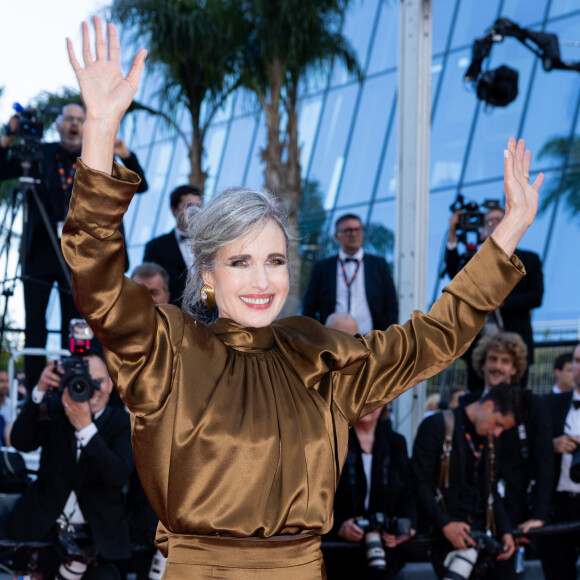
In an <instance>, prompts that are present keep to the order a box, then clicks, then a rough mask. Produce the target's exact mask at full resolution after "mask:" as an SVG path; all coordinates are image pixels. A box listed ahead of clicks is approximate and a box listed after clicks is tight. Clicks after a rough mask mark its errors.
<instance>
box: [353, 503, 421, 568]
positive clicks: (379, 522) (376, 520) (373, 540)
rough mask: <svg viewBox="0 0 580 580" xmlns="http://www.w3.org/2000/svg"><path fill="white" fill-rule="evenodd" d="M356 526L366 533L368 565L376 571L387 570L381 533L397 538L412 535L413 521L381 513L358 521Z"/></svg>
mask: <svg viewBox="0 0 580 580" xmlns="http://www.w3.org/2000/svg"><path fill="white" fill-rule="evenodd" d="M356 525H357V526H358V527H359V528H361V530H362V531H363V532H364V534H365V537H364V542H365V547H366V556H367V565H368V567H369V568H373V569H374V570H386V568H387V558H386V554H385V549H384V548H383V541H382V539H381V532H387V534H392V535H395V536H406V535H410V534H411V520H410V519H408V518H388V517H385V514H383V513H381V512H376V513H374V514H371V515H370V516H369V517H368V518H361V519H358V520H356Z"/></svg>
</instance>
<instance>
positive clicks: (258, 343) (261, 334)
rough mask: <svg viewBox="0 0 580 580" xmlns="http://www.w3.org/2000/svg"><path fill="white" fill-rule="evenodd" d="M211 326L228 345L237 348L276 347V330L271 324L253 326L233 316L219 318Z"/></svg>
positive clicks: (250, 349) (255, 350)
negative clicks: (235, 319) (240, 321)
mask: <svg viewBox="0 0 580 580" xmlns="http://www.w3.org/2000/svg"><path fill="white" fill-rule="evenodd" d="M209 328H210V329H211V330H212V332H213V333H214V334H215V335H216V336H217V337H218V338H219V339H220V340H221V341H222V342H223V343H224V344H225V345H226V346H229V347H231V348H233V349H235V350H240V351H244V352H259V351H263V350H268V349H270V348H273V347H274V332H273V330H272V327H271V326H264V327H263V328H251V327H249V326H242V325H241V324H238V323H237V322H235V321H233V320H232V319H231V318H218V319H217V320H216V321H215V322H212V324H210V326H209Z"/></svg>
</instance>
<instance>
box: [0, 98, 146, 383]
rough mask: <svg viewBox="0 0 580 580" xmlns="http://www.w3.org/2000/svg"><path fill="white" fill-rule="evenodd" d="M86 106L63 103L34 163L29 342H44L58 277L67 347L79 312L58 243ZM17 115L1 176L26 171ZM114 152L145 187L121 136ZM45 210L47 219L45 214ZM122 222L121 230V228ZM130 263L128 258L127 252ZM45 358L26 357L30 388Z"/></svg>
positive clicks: (26, 277)
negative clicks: (53, 137)
mask: <svg viewBox="0 0 580 580" xmlns="http://www.w3.org/2000/svg"><path fill="white" fill-rule="evenodd" d="M84 122H85V111H84V109H83V108H82V107H81V106H79V105H76V104H69V105H66V106H65V107H63V109H62V114H61V115H59V117H58V118H57V120H56V130H57V131H58V133H59V135H60V141H59V142H58V143H43V144H42V146H41V151H40V153H41V158H40V160H38V161H37V162H35V163H33V164H32V168H31V174H32V176H33V177H36V178H38V179H39V181H40V185H39V186H38V187H37V193H38V198H39V199H38V201H39V203H37V202H36V200H35V199H34V197H33V195H32V192H31V190H28V191H27V193H28V195H27V199H26V200H25V201H26V204H27V208H28V219H27V221H26V223H25V228H24V234H23V239H22V248H21V256H22V279H23V284H24V308H25V324H26V326H25V328H26V333H25V346H27V347H37V348H44V347H45V346H46V338H47V329H46V309H47V306H48V301H49V298H50V293H51V291H52V287H53V284H54V283H55V282H56V284H57V286H58V293H59V298H60V307H61V344H62V348H67V346H68V345H67V342H68V327H69V322H70V320H71V319H73V318H79V317H80V315H79V313H78V312H77V309H76V307H75V305H74V302H73V299H72V293H71V287H70V282H69V278H70V273H69V269H68V267H67V265H66V262H65V261H64V257H63V255H62V250H61V248H60V232H61V230H62V226H63V224H64V220H65V217H66V214H67V212H68V204H69V201H70V196H71V191H72V186H73V182H74V176H75V171H76V167H77V158H78V157H79V156H80V154H81V145H82V138H83V124H84ZM18 126H19V118H18V116H17V115H15V116H13V117H12V119H11V120H10V122H9V124H8V125H7V126H6V128H5V131H4V134H3V135H2V136H1V137H0V179H2V180H5V179H13V178H17V177H20V176H22V175H23V171H24V169H23V166H22V164H21V162H20V159H19V158H18V156H16V157H15V156H14V150H11V149H10V146H11V145H12V142H13V141H14V138H15V136H16V134H17V132H18ZM114 153H115V155H116V156H117V157H118V158H120V159H121V161H122V162H123V164H124V165H125V166H126V167H128V168H129V169H131V170H132V171H134V172H135V173H137V175H139V177H140V178H141V183H140V185H139V187H138V189H137V193H143V192H144V191H147V182H146V180H145V175H144V173H143V169H142V168H141V166H140V165H139V161H138V160H137V157H136V156H135V154H134V153H131V151H129V149H128V148H127V146H126V145H125V143H124V142H123V141H122V140H121V139H117V140H116V142H115V150H114ZM43 215H44V218H43ZM122 230H123V228H122V225H121V228H120V231H121V233H123V231H122ZM125 260H126V265H127V267H128V258H127V254H125ZM44 365H45V361H44V360H42V359H41V358H40V357H26V360H25V371H26V380H27V383H28V388H29V389H32V387H33V386H34V385H35V384H36V382H37V381H38V377H39V376H40V373H41V372H42V368H43V367H44Z"/></svg>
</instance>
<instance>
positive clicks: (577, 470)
mask: <svg viewBox="0 0 580 580" xmlns="http://www.w3.org/2000/svg"><path fill="white" fill-rule="evenodd" d="M570 479H571V480H572V481H573V482H574V483H580V445H579V446H578V447H576V451H574V453H572V462H571V463H570Z"/></svg>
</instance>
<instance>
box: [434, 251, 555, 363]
mask: <svg viewBox="0 0 580 580" xmlns="http://www.w3.org/2000/svg"><path fill="white" fill-rule="evenodd" d="M514 253H515V255H516V256H517V257H518V258H519V259H520V260H521V261H522V264H523V265H524V268H525V269H526V275H525V276H524V278H522V280H521V281H520V282H519V283H518V284H517V285H516V286H515V288H514V289H513V290H512V291H511V292H510V293H509V294H508V296H507V298H506V299H505V300H504V303H503V306H502V307H501V308H500V314H501V317H502V320H503V329H504V330H506V331H509V332H517V333H518V334H519V335H520V336H521V337H522V339H523V341H524V342H525V343H526V346H527V347H528V365H531V364H533V363H534V337H533V332H532V319H531V310H533V309H534V308H539V307H540V306H541V305H542V299H543V297H544V275H543V273H542V262H541V260H540V257H539V256H538V254H536V253H534V252H529V251H527V250H520V249H516V251H515V252H514ZM445 261H446V264H447V270H446V271H447V273H448V274H449V277H450V278H453V277H454V276H455V274H457V271H458V268H459V255H458V252H457V249H455V250H447V251H446V254H445Z"/></svg>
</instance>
